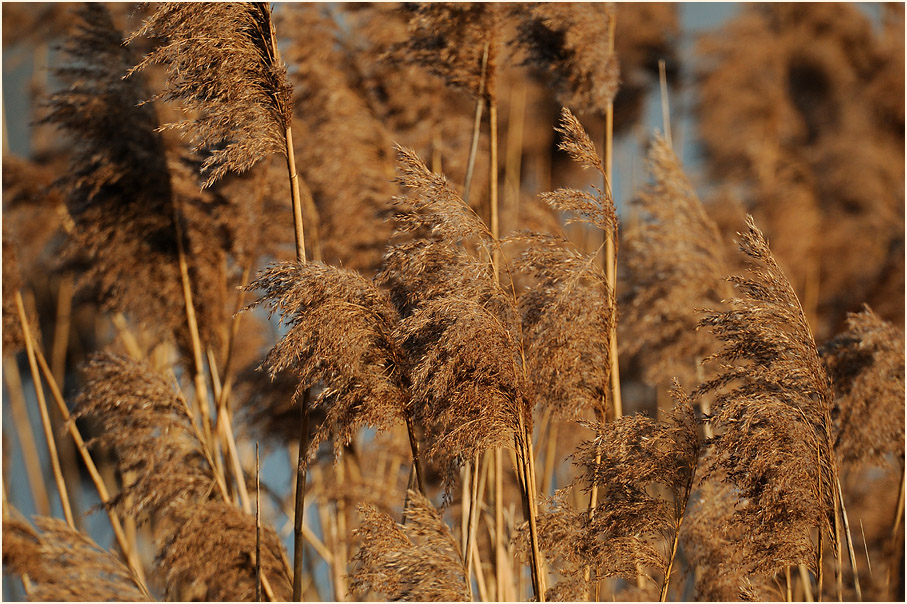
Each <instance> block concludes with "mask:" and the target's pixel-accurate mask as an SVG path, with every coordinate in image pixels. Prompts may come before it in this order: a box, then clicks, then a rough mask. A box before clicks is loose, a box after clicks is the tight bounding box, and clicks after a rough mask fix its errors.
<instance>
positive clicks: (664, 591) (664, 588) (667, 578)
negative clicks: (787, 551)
mask: <svg viewBox="0 0 907 604" xmlns="http://www.w3.org/2000/svg"><path fill="white" fill-rule="evenodd" d="M693 482H694V481H693V475H691V476H690V482H688V483H687V485H686V489H685V490H684V494H683V500H682V501H681V502H680V509H679V512H680V513H679V514H678V516H677V524H676V525H675V526H674V539H673V543H671V557H670V558H669V559H668V566H667V568H666V569H665V572H664V580H663V582H662V585H661V601H662V602H665V601H667V598H668V586H669V585H670V584H671V571H672V570H673V568H674V559H675V557H676V556H677V542H678V541H679V539H680V528H681V526H682V525H683V516H684V514H686V511H687V502H688V501H689V500H690V492H691V491H692V490H693ZM788 585H790V579H789V578H788Z"/></svg>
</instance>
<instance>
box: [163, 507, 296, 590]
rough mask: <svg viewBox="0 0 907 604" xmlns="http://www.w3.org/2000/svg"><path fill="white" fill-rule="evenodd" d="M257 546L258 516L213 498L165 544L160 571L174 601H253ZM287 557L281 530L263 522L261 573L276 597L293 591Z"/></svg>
mask: <svg viewBox="0 0 907 604" xmlns="http://www.w3.org/2000/svg"><path fill="white" fill-rule="evenodd" d="M255 551H256V546H255V516H253V515H250V514H244V513H243V512H241V511H239V510H237V509H236V508H235V507H233V506H232V505H229V504H226V503H223V502H217V501H209V502H207V503H205V504H203V505H201V506H200V507H197V508H196V509H195V510H194V512H193V513H192V515H191V516H189V518H187V520H186V522H185V523H183V524H181V525H180V526H179V527H178V528H177V529H176V531H174V532H173V533H172V534H171V535H170V536H169V537H168V538H167V540H166V541H165V542H164V543H163V545H162V547H161V550H160V553H159V554H158V559H157V561H156V563H157V569H156V572H157V574H158V575H159V576H160V578H161V579H162V580H163V582H164V584H165V585H166V586H167V597H168V599H170V600H173V601H179V600H182V601H201V602H205V601H208V602H252V601H254V600H255V587H256V580H255V566H256V565H255ZM285 560H286V559H285V557H284V553H283V549H282V545H281V543H280V539H279V538H278V536H277V533H275V532H274V529H272V528H270V527H262V531H261V572H262V575H263V576H264V577H266V578H267V581H268V584H269V585H270V587H271V590H272V592H273V594H274V601H276V602H286V601H289V600H290V598H291V597H292V595H293V585H292V579H291V578H290V573H289V570H288V569H287V564H286V561H285Z"/></svg>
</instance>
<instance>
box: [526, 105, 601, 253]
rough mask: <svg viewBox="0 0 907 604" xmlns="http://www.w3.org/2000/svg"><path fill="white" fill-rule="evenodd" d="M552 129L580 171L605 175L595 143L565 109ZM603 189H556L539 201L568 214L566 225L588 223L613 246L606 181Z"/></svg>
mask: <svg viewBox="0 0 907 604" xmlns="http://www.w3.org/2000/svg"><path fill="white" fill-rule="evenodd" d="M555 130H556V131H557V132H558V133H559V134H560V135H561V142H560V143H558V148H559V149H561V150H562V151H564V152H566V153H567V155H569V156H570V158H571V159H572V160H573V161H575V162H576V163H578V164H579V165H580V166H582V168H583V169H588V168H592V169H594V170H596V171H597V172H599V173H600V174H601V175H602V176H605V166H604V164H603V163H602V160H601V157H600V156H599V155H598V152H597V151H596V150H595V144H594V143H593V142H592V139H591V138H589V135H588V134H587V133H586V130H585V129H584V128H583V126H582V124H580V122H579V120H578V119H576V117H575V116H574V115H573V113H571V111H570V110H569V109H567V108H566V107H564V108H563V109H562V110H561V121H560V124H559V125H558V126H557V127H556V128H555ZM605 187H606V190H605V191H602V190H601V189H599V188H598V187H596V186H593V187H592V190H593V191H594V193H595V194H594V195H593V194H591V193H587V192H586V191H579V190H577V189H558V190H556V191H551V192H547V193H542V194H541V198H542V200H543V201H544V202H545V203H547V204H548V205H549V206H551V207H552V208H554V209H555V210H559V211H561V212H568V213H569V214H568V216H569V217H568V218H567V224H570V223H572V222H586V223H588V224H591V225H593V226H595V227H597V228H599V229H600V230H601V231H602V232H604V234H605V236H606V237H607V238H611V239H612V240H613V241H614V244H615V246H616V245H617V228H618V224H617V213H616V212H615V209H614V200H613V198H612V197H611V190H610V187H611V185H610V183H608V181H607V178H605Z"/></svg>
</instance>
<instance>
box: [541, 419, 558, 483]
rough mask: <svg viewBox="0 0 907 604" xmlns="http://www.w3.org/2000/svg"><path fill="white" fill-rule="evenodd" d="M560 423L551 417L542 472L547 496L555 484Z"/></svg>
mask: <svg viewBox="0 0 907 604" xmlns="http://www.w3.org/2000/svg"><path fill="white" fill-rule="evenodd" d="M559 425H560V423H559V422H558V421H557V420H555V419H554V418H551V420H550V423H549V424H548V440H547V442H546V443H545V470H544V472H543V473H542V494H543V495H544V496H545V497H548V495H549V494H550V493H551V487H552V485H553V484H554V473H555V472H556V469H555V467H554V465H555V463H556V462H557V433H558V427H559Z"/></svg>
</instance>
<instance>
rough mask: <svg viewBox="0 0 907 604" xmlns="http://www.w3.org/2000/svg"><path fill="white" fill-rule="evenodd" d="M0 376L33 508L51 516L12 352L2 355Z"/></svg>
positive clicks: (41, 513)
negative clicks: (5, 392) (1, 372)
mask: <svg viewBox="0 0 907 604" xmlns="http://www.w3.org/2000/svg"><path fill="white" fill-rule="evenodd" d="M3 376H4V378H6V386H7V391H8V392H9V408H10V412H11V413H12V415H13V424H14V425H15V427H16V436H17V437H18V438H19V446H20V447H21V448H22V460H23V462H24V463H25V474H26V476H28V485H29V488H30V489H31V494H32V500H33V501H34V503H35V511H36V512H37V513H38V514H39V515H41V516H50V498H49V497H48V496H47V486H46V485H45V484H44V476H43V472H42V471H41V458H40V457H39V456H38V446H37V445H36V444H35V436H34V434H33V433H32V429H31V420H30V419H29V416H28V405H26V403H25V394H24V391H23V389H22V378H21V377H20V376H19V366H18V364H17V363H16V359H15V357H13V356H12V355H4V357H3Z"/></svg>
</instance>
